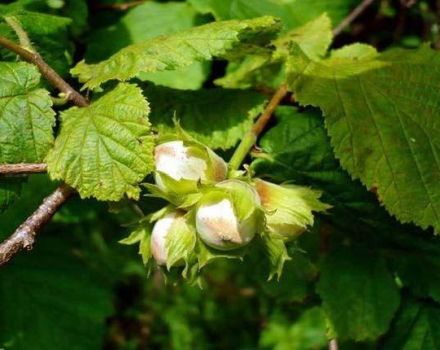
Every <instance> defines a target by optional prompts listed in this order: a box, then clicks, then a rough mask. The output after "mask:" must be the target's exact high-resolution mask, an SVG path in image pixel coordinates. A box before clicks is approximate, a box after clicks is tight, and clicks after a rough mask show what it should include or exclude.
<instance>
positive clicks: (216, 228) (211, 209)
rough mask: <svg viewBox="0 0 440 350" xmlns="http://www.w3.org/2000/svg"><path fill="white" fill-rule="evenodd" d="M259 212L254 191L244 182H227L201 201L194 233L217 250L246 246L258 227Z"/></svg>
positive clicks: (258, 203)
mask: <svg viewBox="0 0 440 350" xmlns="http://www.w3.org/2000/svg"><path fill="white" fill-rule="evenodd" d="M261 214H262V212H261V209H260V199H259V197H258V194H257V192H256V191H255V190H254V189H253V188H252V187H251V186H250V185H248V184H247V183H245V182H243V181H239V180H226V181H223V182H221V183H218V184H217V185H216V186H215V187H214V188H213V189H212V190H210V191H209V192H208V193H206V194H205V195H204V196H203V198H202V199H201V201H200V203H199V205H198V208H197V211H196V230H197V233H198V234H199V237H200V238H201V240H202V241H203V242H204V243H206V244H207V245H208V246H210V247H212V248H215V249H218V250H232V249H236V248H240V247H243V246H245V245H246V244H248V243H249V242H250V241H251V240H252V239H253V238H254V236H255V234H256V233H257V231H258V230H259V229H260V228H261V219H262V215H261Z"/></svg>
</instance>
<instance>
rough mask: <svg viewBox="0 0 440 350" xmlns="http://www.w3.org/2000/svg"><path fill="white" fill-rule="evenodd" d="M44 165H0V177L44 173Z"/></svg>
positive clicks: (45, 168) (45, 167)
mask: <svg viewBox="0 0 440 350" xmlns="http://www.w3.org/2000/svg"><path fill="white" fill-rule="evenodd" d="M46 171H47V165H46V164H44V163H19V164H0V176H3V175H22V174H37V173H45V172H46Z"/></svg>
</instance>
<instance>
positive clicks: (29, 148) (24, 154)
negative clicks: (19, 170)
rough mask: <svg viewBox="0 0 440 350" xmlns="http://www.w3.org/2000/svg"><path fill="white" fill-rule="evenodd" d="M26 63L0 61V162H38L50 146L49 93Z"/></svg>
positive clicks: (52, 122)
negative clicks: (39, 86) (40, 86)
mask: <svg viewBox="0 0 440 350" xmlns="http://www.w3.org/2000/svg"><path fill="white" fill-rule="evenodd" d="M39 83H40V73H38V70H37V68H35V67H34V66H32V65H30V64H28V63H6V62H0V164H2V163H26V162H28V163H29V162H41V161H42V160H43V158H44V156H45V155H46V153H47V151H48V150H49V149H50V148H51V147H52V145H53V135H52V127H53V126H54V123H55V118H54V115H55V113H54V112H53V110H52V108H51V107H52V101H51V99H50V97H49V93H48V92H47V91H46V90H44V89H39V88H38V85H39Z"/></svg>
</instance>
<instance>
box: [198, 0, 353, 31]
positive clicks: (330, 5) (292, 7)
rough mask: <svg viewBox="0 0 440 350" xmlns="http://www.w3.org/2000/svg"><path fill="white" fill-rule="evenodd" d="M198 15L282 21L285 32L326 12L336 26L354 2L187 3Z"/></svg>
mask: <svg viewBox="0 0 440 350" xmlns="http://www.w3.org/2000/svg"><path fill="white" fill-rule="evenodd" d="M190 3H191V4H193V5H194V6H195V7H196V9H198V10H199V11H201V12H204V13H206V12H210V13H212V14H214V16H215V18H216V19H222V20H223V19H232V18H236V19H246V18H254V17H259V16H263V15H271V16H275V17H279V18H281V20H282V22H283V26H284V29H285V30H289V29H292V28H295V27H298V26H300V25H302V24H304V23H306V22H308V21H310V20H312V19H314V18H316V17H318V16H319V15H321V14H322V13H323V12H326V13H327V14H328V15H329V16H330V18H331V19H332V22H333V23H339V22H340V21H341V20H342V19H343V18H344V17H345V16H346V15H347V14H348V12H349V11H350V9H351V8H352V7H353V6H354V5H356V4H357V1H355V0H308V1H302V0H223V1H216V0H190Z"/></svg>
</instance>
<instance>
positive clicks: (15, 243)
mask: <svg viewBox="0 0 440 350" xmlns="http://www.w3.org/2000/svg"><path fill="white" fill-rule="evenodd" d="M74 192H75V190H74V189H73V188H71V187H70V186H67V185H65V184H63V185H61V186H59V187H58V188H57V189H56V190H55V191H54V192H53V193H52V194H51V195H49V196H48V197H46V198H45V199H44V201H43V203H42V204H41V205H40V206H39V207H38V209H37V210H35V212H34V213H33V214H32V215H31V216H29V217H28V218H27V219H26V221H25V222H23V223H22V224H21V225H20V226H19V227H18V228H17V230H15V232H14V233H13V234H12V236H10V237H9V238H8V239H6V240H5V241H4V242H2V244H0V266H1V265H4V264H6V263H7V262H8V261H9V260H10V259H11V258H12V257H13V256H14V255H15V254H17V253H18V252H19V251H21V250H22V249H31V248H32V245H33V244H34V242H35V236H36V235H37V233H38V231H39V230H41V228H42V227H43V226H44V225H45V224H46V223H47V222H48V221H50V219H52V217H53V215H54V214H55V213H56V212H57V210H58V209H59V208H60V207H61V206H62V205H63V204H64V202H66V201H67V199H68V198H69V197H70V196H71V195H72V194H73V193H74Z"/></svg>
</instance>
